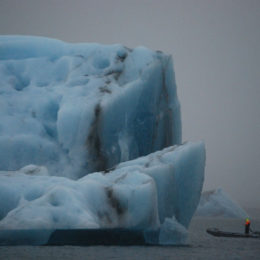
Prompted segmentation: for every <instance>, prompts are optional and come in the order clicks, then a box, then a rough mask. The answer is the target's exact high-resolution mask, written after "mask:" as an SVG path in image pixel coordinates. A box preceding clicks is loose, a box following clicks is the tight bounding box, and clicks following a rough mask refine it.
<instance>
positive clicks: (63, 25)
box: [0, 0, 260, 207]
mask: <svg viewBox="0 0 260 260" xmlns="http://www.w3.org/2000/svg"><path fill="white" fill-rule="evenodd" d="M0 34H27V35H41V36H47V37H52V38H58V39H61V40H65V41H69V42H100V43H105V44H111V43H122V44H124V45H126V46H128V47H135V46H139V45H144V46H147V47H149V48H152V49H154V50H158V49H160V50H162V51H164V52H166V53H169V54H172V55H173V59H174V64H175V73H176V80H177V85H178V95H179V99H180V101H181V108H182V123H183V140H201V139H202V140H204V141H205V143H206V148H207V166H206V179H205V185H204V189H205V190H207V189H211V188H216V187H222V188H223V189H224V190H225V191H226V192H228V193H229V194H230V195H231V196H232V197H233V198H234V199H235V200H237V201H238V202H240V203H241V204H242V205H247V206H249V207H260V102H259V100H260V85H259V82H260V1H259V0H196V1H194V0H179V1H175V0H172V1H171V0H160V1H159V0H129V1H126V0H125V1H124V0H70V1H69V0H0Z"/></svg>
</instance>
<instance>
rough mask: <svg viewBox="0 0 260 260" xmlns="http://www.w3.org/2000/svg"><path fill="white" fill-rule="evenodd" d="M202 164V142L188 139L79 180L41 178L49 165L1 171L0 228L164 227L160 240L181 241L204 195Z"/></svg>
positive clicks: (203, 153)
mask: <svg viewBox="0 0 260 260" xmlns="http://www.w3.org/2000/svg"><path fill="white" fill-rule="evenodd" d="M204 166H205V148H204V144H203V143H186V144H184V145H181V146H173V147H168V148H165V149H164V150H162V151H159V152H156V153H153V154H150V155H148V156H144V157H141V158H138V159H135V160H132V161H128V162H124V163H121V164H119V165H118V166H117V167H116V168H115V169H111V171H109V172H97V173H93V174H89V175H87V176H85V177H83V178H81V179H79V180H77V181H73V180H69V179H67V178H63V177H54V176H43V175H46V169H45V168H40V169H41V170H42V171H43V175H41V173H40V171H41V170H39V171H35V170H33V169H32V166H30V167H31V168H30V169H31V171H29V172H30V174H26V171H25V170H24V169H23V170H22V171H18V172H1V173H0V196H1V198H2V199H1V201H0V210H1V212H0V216H1V218H2V219H1V221H0V228H1V229H60V228H67V229H72V228H114V227H116V228H118V227H120V228H137V229H158V228H160V226H161V225H162V227H163V229H162V233H161V237H162V241H165V239H166V237H167V236H169V232H170V233H171V232H172V231H174V230H175V231H176V232H177V231H178V234H179V235H178V236H179V237H180V238H181V240H183V237H185V234H180V232H181V230H184V229H186V228H187V227H188V225H189V222H190V220H191V218H192V215H193V213H194V211H195V209H196V207H197V204H198V202H199V199H200V193H201V189H202V184H203V179H204ZM33 172H37V174H36V175H35V176H34V175H33ZM167 227H171V228H170V231H169V232H167V231H166V229H167ZM181 227H182V228H181ZM171 230H172V231H171ZM173 233H174V232H173ZM174 241H175V240H174ZM163 243H165V242H163Z"/></svg>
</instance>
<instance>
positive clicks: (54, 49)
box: [0, 36, 181, 179]
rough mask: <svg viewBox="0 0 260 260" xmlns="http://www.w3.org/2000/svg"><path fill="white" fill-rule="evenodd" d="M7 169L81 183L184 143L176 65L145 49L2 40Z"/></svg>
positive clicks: (0, 136) (1, 114)
mask: <svg viewBox="0 0 260 260" xmlns="http://www.w3.org/2000/svg"><path fill="white" fill-rule="evenodd" d="M0 118H1V120H0V170H17V169H20V168H21V167H24V166H26V165H28V164H35V165H44V166H46V167H47V169H48V171H49V173H50V175H55V176H66V177H70V178H74V179H77V178H78V177H82V176H84V175H85V174H87V173H90V172H94V171H101V170H105V169H108V168H110V167H112V166H114V165H116V164H118V163H120V162H123V161H127V160H131V159H134V158H138V157H140V156H144V155H147V154H149V153H152V152H155V151H158V150H161V149H163V148H164V147H167V146H171V145H174V144H180V143H181V120H180V106H179V101H178V98H177V94H176V84H175V79H174V74H173V67H172V59H171V57H170V56H167V55H165V54H163V53H161V52H154V51H151V50H149V49H146V48H144V47H138V48H135V49H133V50H130V49H128V48H126V47H124V46H122V45H110V46H106V45H100V44H69V43H65V42H62V41H58V40H53V39H48V38H41V37H28V36H27V37H26V36H23V37H22V36H0Z"/></svg>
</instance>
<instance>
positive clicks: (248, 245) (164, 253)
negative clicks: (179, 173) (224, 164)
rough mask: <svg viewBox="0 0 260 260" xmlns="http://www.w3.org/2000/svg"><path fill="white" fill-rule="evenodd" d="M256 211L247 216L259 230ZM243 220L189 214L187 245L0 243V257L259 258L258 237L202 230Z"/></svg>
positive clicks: (239, 227)
mask: <svg viewBox="0 0 260 260" xmlns="http://www.w3.org/2000/svg"><path fill="white" fill-rule="evenodd" d="M259 213H260V211H255V213H254V216H255V218H254V216H253V215H251V216H252V219H251V227H252V229H253V230H260V218H259ZM243 224H244V223H243V220H237V219H219V218H193V220H192V222H191V225H190V229H189V239H188V245H187V246H181V247H173V246H167V247H165V246H147V247H145V246H130V247H124V246H109V247H108V246H90V247H77V246H59V247H57V246H53V247H52V246H1V247H0V259H1V260H2V259H17V260H18V259H19V260H21V259H37V260H40V259H62V260H66V259H70V260H71V259H90V260H92V259H99V260H102V259H127V260H128V259H129V260H133V259H142V260H145V259H153V260H157V259H158V260H159V259H210V260H213V259H218V260H219V259H260V239H256V238H219V237H213V236H211V235H209V234H207V233H206V229H207V228H209V227H216V228H219V229H221V230H226V231H235V232H243V231H244V226H243Z"/></svg>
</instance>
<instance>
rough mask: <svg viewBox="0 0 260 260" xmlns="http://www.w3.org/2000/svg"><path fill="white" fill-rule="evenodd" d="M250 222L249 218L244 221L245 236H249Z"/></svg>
mask: <svg viewBox="0 0 260 260" xmlns="http://www.w3.org/2000/svg"><path fill="white" fill-rule="evenodd" d="M250 223H251V222H250V220H249V218H247V219H246V223H245V234H247V235H248V234H249V230H250Z"/></svg>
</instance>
